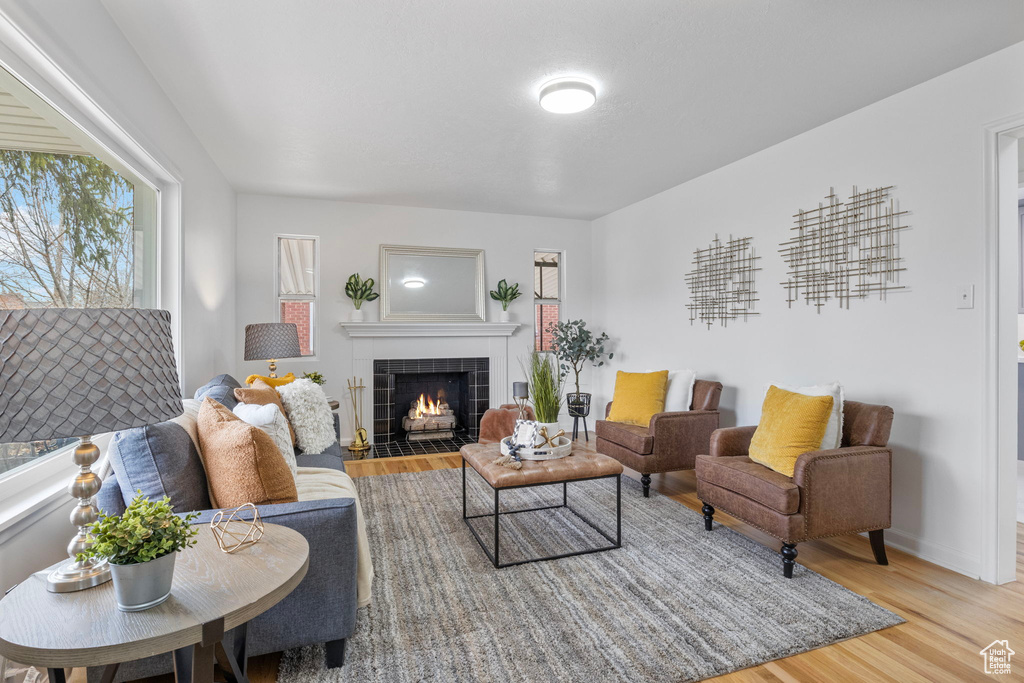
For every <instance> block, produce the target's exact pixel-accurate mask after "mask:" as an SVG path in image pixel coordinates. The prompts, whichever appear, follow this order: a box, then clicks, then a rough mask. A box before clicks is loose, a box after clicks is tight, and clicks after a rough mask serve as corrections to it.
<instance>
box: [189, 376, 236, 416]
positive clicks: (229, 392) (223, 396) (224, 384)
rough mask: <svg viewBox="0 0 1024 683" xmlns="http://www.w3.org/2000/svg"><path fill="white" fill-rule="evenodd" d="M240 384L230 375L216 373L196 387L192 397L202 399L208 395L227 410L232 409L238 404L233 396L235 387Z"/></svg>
mask: <svg viewBox="0 0 1024 683" xmlns="http://www.w3.org/2000/svg"><path fill="white" fill-rule="evenodd" d="M241 386H242V385H241V384H239V383H238V380H236V379H235V378H234V377H232V376H231V375H227V374H224V375H217V376H216V377H214V378H213V379H211V380H210V381H209V382H207V383H206V384H204V385H203V386H201V387H199V388H198V389H196V393H195V396H193V397H192V398H194V399H196V400H197V401H202V400H203V399H204V398H206V397H207V396H209V397H210V398H212V399H213V400H214V401H216V402H217V403H219V404H221V405H222V406H224V407H225V408H227V409H228V410H234V407H235V406H237V405H238V400H237V399H236V398H235V389H239V388H241Z"/></svg>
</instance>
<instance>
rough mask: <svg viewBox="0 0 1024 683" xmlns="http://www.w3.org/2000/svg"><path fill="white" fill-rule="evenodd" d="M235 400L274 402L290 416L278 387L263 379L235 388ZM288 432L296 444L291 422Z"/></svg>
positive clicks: (256, 402)
mask: <svg viewBox="0 0 1024 683" xmlns="http://www.w3.org/2000/svg"><path fill="white" fill-rule="evenodd" d="M235 400H236V401H238V402H239V403H255V404H256V405H260V406H265V405H267V404H268V403H273V404H274V405H276V406H277V407H278V408H280V409H281V412H282V413H283V414H284V416H285V417H288V413H287V411H285V409H284V404H283V403H282V402H281V395H280V394H278V393H277V389H275V388H274V387H272V386H270V385H269V384H267V383H266V382H264V381H263V380H261V379H257V380H255V381H253V383H252V386H249V387H240V388H238V389H235ZM288 432H289V433H290V434H291V437H292V445H293V446H294V445H295V430H294V429H292V426H291V425H290V424H289V425H288Z"/></svg>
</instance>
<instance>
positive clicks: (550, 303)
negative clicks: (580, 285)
mask: <svg viewBox="0 0 1024 683" xmlns="http://www.w3.org/2000/svg"><path fill="white" fill-rule="evenodd" d="M533 307H534V332H533V334H534V345H533V346H534V348H535V349H536V350H537V351H550V350H551V333H550V331H549V328H550V326H551V324H552V323H557V322H558V321H559V320H560V316H561V309H562V252H559V251H535V252H533Z"/></svg>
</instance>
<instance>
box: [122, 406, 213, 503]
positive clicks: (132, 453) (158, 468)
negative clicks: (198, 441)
mask: <svg viewBox="0 0 1024 683" xmlns="http://www.w3.org/2000/svg"><path fill="white" fill-rule="evenodd" d="M109 454H110V465H111V467H112V468H113V470H114V474H115V475H116V476H117V483H118V484H119V485H120V488H121V497H122V498H124V503H125V505H128V504H129V503H130V502H131V501H132V498H134V497H135V496H136V491H137V490H139V489H141V490H142V493H143V495H145V496H148V497H149V498H150V500H160V499H161V498H163V497H164V496H167V497H168V498H170V499H171V506H172V507H173V508H174V511H175V512H192V511H193V510H209V509H210V508H211V507H212V505H211V504H210V493H209V489H208V488H207V481H206V470H205V469H203V461H202V460H201V459H200V458H199V451H198V450H196V445H195V444H194V443H193V442H192V438H191V437H190V436H189V435H188V432H187V431H185V428H184V427H182V426H181V425H179V424H177V423H176V422H174V421H169V422H160V423H158V424H155V425H148V426H146V427H136V428H134V429H126V430H124V431H120V432H117V433H116V434H114V438H113V440H112V441H111V442H110V450H109Z"/></svg>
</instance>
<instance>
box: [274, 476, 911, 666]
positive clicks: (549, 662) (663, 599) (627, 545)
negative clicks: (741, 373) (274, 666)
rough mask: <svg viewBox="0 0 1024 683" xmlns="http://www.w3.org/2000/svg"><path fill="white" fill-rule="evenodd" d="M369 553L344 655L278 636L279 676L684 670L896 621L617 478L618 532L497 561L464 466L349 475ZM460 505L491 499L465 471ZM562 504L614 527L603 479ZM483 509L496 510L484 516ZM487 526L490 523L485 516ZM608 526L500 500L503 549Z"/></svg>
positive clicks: (540, 499) (580, 487) (526, 548)
mask: <svg viewBox="0 0 1024 683" xmlns="http://www.w3.org/2000/svg"><path fill="white" fill-rule="evenodd" d="M355 482H356V486H357V487H358V489H359V496H360V500H361V502H362V507H363V510H364V512H365V514H366V523H367V532H368V534H369V538H370V545H371V548H372V551H373V560H374V566H375V570H376V580H375V582H374V598H373V603H372V604H371V605H370V606H369V607H368V608H366V609H363V610H360V612H359V616H358V622H357V624H358V625H357V627H356V632H355V635H354V636H353V637H352V638H351V639H350V641H349V645H348V655H347V660H346V663H345V666H344V667H343V668H341V669H335V670H328V669H325V668H324V650H323V647H322V646H321V647H308V648H302V649H297V650H291V651H289V652H287V653H285V655H284V657H283V658H282V661H281V669H280V674H279V678H278V680H279V681H280V682H281V683H300V682H301V683H311V682H312V683H319V682H327V681H339V682H340V681H360V682H363V681H380V682H381V683H404V682H410V683H411V682H414V681H487V682H488V683H498V682H504V681H531V682H532V681H586V682H587V683H596V682H597V681H691V680H699V679H702V678H706V677H709V676H714V675H717V674H723V673H727V672H730V671H735V670H737V669H743V668H745V667H749V666H754V665H757V664H761V663H764V662H767V661H770V660H773V659H778V658H780V657H786V656H788V655H792V654H796V653H799V652H804V651H806V650H811V649H814V648H817V647H821V646H823V645H828V644H829V643H834V642H836V641H840V640H844V639H847V638H852V637H855V636H859V635H863V634H865V633H870V632H871V631H876V630H878V629H882V628H886V627H888V626H893V625H896V624H899V623H902V622H903V619H901V618H900V617H898V616H896V615H895V614H893V613H892V612H889V611H888V610H885V609H882V608H881V607H879V606H877V605H875V604H874V603H872V602H870V601H869V600H867V599H866V598H864V597H862V596H860V595H857V594H855V593H852V592H850V591H849V590H847V589H845V588H843V587H842V586H840V585H838V584H836V583H833V582H832V581H829V580H828V579H825V578H824V577H822V576H820V575H818V574H816V573H814V572H812V571H810V570H808V569H806V568H804V567H802V566H798V567H797V568H796V571H795V572H794V575H793V578H792V579H791V580H786V579H784V578H783V577H782V568H781V561H780V559H779V556H778V554H777V553H776V552H774V551H772V550H770V549H768V548H766V547H764V546H761V545H759V544H757V543H754V542H753V541H750V540H748V539H747V538H745V537H744V536H742V535H740V534H738V533H735V532H733V531H730V530H729V529H727V528H725V527H723V526H720V525H718V524H716V525H715V529H714V531H713V532H711V533H707V532H705V531H704V520H703V517H702V516H701V515H699V514H698V513H696V512H694V511H692V510H690V509H689V508H687V507H685V506H683V505H682V504H680V503H677V502H675V501H673V500H671V499H669V498H666V497H664V496H661V495H658V494H657V493H655V492H653V491H652V492H651V497H650V498H647V499H645V498H643V497H642V496H641V494H640V485H639V484H638V483H636V482H635V481H633V480H632V479H629V478H626V477H623V479H622V534H623V546H622V548H619V549H617V550H610V551H607V552H601V553H594V554H591V555H583V556H578V557H571V558H565V559H560V560H552V561H548V562H539V563H534V564H526V565H521V566H517V567H510V568H506V569H497V570H496V569H494V568H493V566H492V565H491V564H490V562H489V561H488V560H487V558H486V557H485V556H484V553H483V551H482V549H481V548H480V547H479V546H478V545H477V542H476V540H475V539H474V538H473V536H472V534H470V532H469V529H468V528H467V527H466V525H465V523H464V522H463V521H462V504H461V483H462V480H461V474H460V472H459V470H439V471H431V472H420V473H413V474H392V475H384V476H371V477H361V478H358V479H356V480H355ZM469 483H470V492H471V494H472V496H471V499H470V514H474V513H482V512H487V511H488V510H489V506H491V505H493V497H492V494H491V491H490V489H489V488H485V486H486V485H485V484H484V483H483V482H482V480H480V478H479V477H478V476H477V475H476V474H475V473H474V472H472V470H470V471H469ZM501 500H502V503H503V506H505V505H506V504H507V507H508V508H511V509H516V508H520V507H522V508H525V507H535V506H537V505H543V504H557V503H560V502H561V487H560V486H549V487H543V488H540V489H526V490H520V491H516V492H509V493H507V494H506V493H502V497H501ZM569 503H570V505H572V506H573V507H574V508H576V509H578V510H580V511H581V512H582V513H583V514H584V515H586V516H587V517H588V518H590V519H591V520H593V521H595V522H597V523H599V524H601V525H602V528H604V529H608V530H610V531H611V535H612V536H613V537H614V529H615V488H614V483H613V482H609V481H596V482H583V483H578V484H570V485H569ZM492 519H493V518H492ZM478 523H479V524H480V526H479V527H477V528H478V529H479V531H480V533H481V536H482V537H484V538H485V539H487V538H489V537H491V536H489V535H488V534H493V522H490V521H489V520H486V519H485V520H479V521H478ZM606 543H607V541H605V540H604V539H602V538H601V537H600V536H598V535H597V534H596V533H595V532H594V531H593V530H592V529H591V528H590V527H588V526H587V525H586V524H584V523H582V522H580V521H579V520H578V519H576V518H575V517H574V516H573V515H572V514H570V513H567V512H565V511H564V510H547V511H543V512H531V513H524V514H520V515H503V516H502V517H501V553H502V555H501V559H502V561H503V562H506V561H512V560H514V559H515V558H516V557H517V556H518V557H522V556H523V555H522V553H524V552H527V553H542V554H555V553H558V552H564V551H566V550H571V549H580V548H584V547H586V546H587V544H592V545H594V546H598V545H601V544H606Z"/></svg>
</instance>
